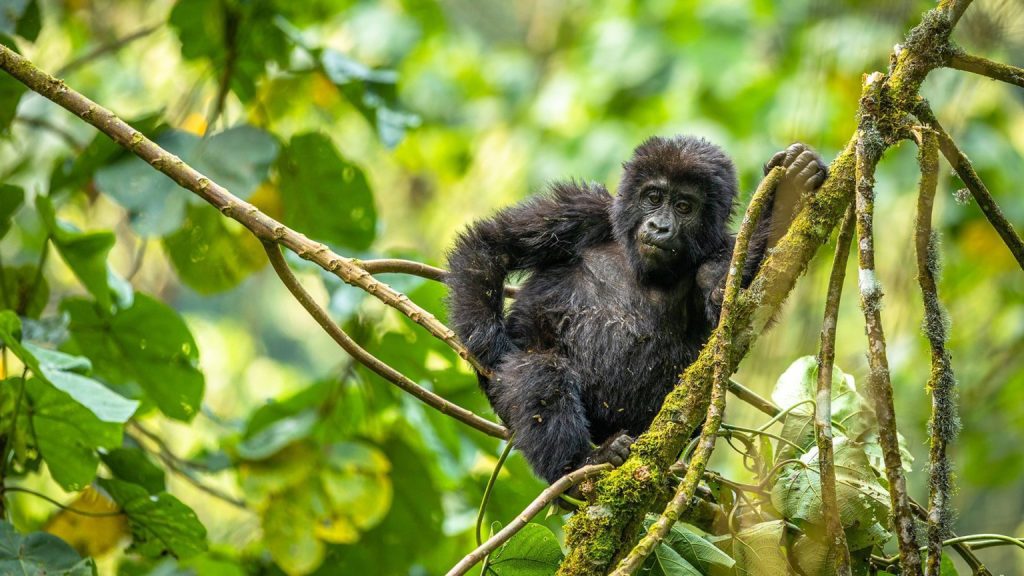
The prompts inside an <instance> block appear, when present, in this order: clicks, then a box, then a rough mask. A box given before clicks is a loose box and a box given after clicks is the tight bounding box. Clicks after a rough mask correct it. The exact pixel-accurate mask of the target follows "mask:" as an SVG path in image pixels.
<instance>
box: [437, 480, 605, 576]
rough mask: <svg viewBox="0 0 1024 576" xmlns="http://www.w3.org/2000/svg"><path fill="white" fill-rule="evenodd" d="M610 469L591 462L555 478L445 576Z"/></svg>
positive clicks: (471, 563)
mask: <svg viewBox="0 0 1024 576" xmlns="http://www.w3.org/2000/svg"><path fill="white" fill-rule="evenodd" d="M611 469H612V465H611V464H591V465H589V466H584V467H582V468H580V469H578V470H575V471H573V472H570V473H568V474H566V475H565V476H562V477H561V478H559V479H558V480H555V482H554V483H552V484H551V486H548V487H547V488H545V489H544V491H543V492H541V493H540V494H539V495H538V496H537V497H536V498H534V500H533V502H530V505H529V506H527V507H526V508H525V509H523V511H522V512H521V513H520V514H519V515H518V516H516V518H515V520H512V521H511V522H509V523H508V525H507V526H505V527H504V528H502V529H501V530H500V531H499V532H498V533H497V534H495V535H494V536H491V537H490V538H488V539H487V541H486V542H484V543H483V544H481V545H480V546H477V547H476V549H475V550H473V551H472V552H470V553H469V554H467V555H466V557H465V558H463V559H462V560H460V561H459V563H458V564H456V565H455V566H454V567H453V568H452V569H451V570H449V571H448V574H447V576H461V575H462V574H465V573H466V572H468V571H469V569H470V568H472V567H473V566H474V565H475V564H476V563H478V562H480V561H481V560H483V559H484V557H485V556H487V555H488V554H490V553H491V552H494V551H495V550H497V549H498V547H499V546H501V545H502V544H504V543H505V542H507V541H508V540H509V538H512V536H514V535H515V534H516V533H517V532H519V531H520V530H522V529H523V527H524V526H526V525H527V524H528V523H529V522H530V520H531V519H532V518H533V517H534V516H536V515H537V514H538V513H540V511H541V510H543V509H544V508H545V507H546V506H547V505H548V504H550V503H552V502H554V500H555V498H558V497H559V496H561V495H562V494H563V493H564V492H565V491H566V490H568V489H569V488H572V487H573V486H575V485H577V484H579V483H580V482H582V481H584V480H586V479H588V478H593V477H594V476H597V475H599V474H602V473H604V472H607V471H608V470H611Z"/></svg>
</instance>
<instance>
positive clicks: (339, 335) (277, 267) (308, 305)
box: [263, 241, 509, 438]
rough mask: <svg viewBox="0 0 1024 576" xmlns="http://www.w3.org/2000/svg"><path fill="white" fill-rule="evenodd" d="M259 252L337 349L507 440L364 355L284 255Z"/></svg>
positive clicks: (502, 432) (270, 246) (499, 430)
mask: <svg viewBox="0 0 1024 576" xmlns="http://www.w3.org/2000/svg"><path fill="white" fill-rule="evenodd" d="M263 248H264V249H265V250H266V251H267V257H268V258H270V264H271V266H273V267H274V272H276V273H277V275H278V277H279V278H281V282H284V285H285V286H287V287H288V291H289V292H291V293H292V296H294V297H295V299H296V300H298V301H299V303H300V304H302V307H303V308H305V309H306V312H309V315H310V316H312V317H313V319H314V320H316V323H317V324H319V325H320V327H321V328H323V329H324V331H325V332H327V334H328V335H330V337H331V338H332V339H333V340H334V341H335V342H337V343H338V346H341V348H342V349H343V350H345V352H348V354H349V355H350V356H352V358H353V359H355V360H356V361H357V362H359V363H360V364H362V365H363V366H366V367H367V368H369V369H370V370H372V371H373V372H374V373H375V374H377V375H378V376H380V377H381V378H383V379H385V380H387V381H388V382H391V383H392V384H394V385H395V386H398V387H399V388H400V389H402V390H403V391H405V392H408V393H409V394H412V395H413V396H415V397H416V398H418V399H419V400H420V401H422V402H423V403H424V404H426V405H428V406H430V407H431V408H434V409H435V410H437V411H439V412H441V413H442V414H447V415H449V416H451V417H452V418H455V419H456V420H458V421H460V422H462V423H464V424H467V425H469V426H472V427H473V428H476V429H477V430H479V431H481V432H483V433H484V434H489V435H491V436H494V437H495V438H508V435H509V432H508V430H507V429H506V428H505V427H504V426H501V425H500V424H496V423H494V422H491V421H490V420H487V419H484V418H481V417H480V416H477V415H476V414H474V413H472V412H470V411H469V410H466V409H465V408H463V407H461V406H458V405H456V404H452V403H451V402H449V401H447V400H445V399H444V398H442V397H440V396H438V395H437V394H435V393H433V392H431V391H430V390H427V389H426V388H424V387H422V386H420V385H418V384H416V383H415V382H413V381H412V380H410V379H409V378H408V377H407V376H405V375H404V374H402V373H401V372H399V371H398V370H395V369H394V368H392V367H391V366H389V365H387V364H385V363H384V362H381V360H380V359H379V358H377V357H376V356H374V355H373V354H370V353H369V352H367V351H366V350H365V349H364V348H363V347H361V346H360V345H359V344H357V343H356V341H355V340H353V339H352V337H350V336H349V335H348V334H346V333H345V331H344V330H342V329H341V328H340V327H338V325H337V324H335V323H334V321H333V320H331V318H330V316H328V315H327V312H325V311H324V309H323V308H321V307H320V305H319V304H317V303H316V301H314V300H313V297H312V296H310V295H309V292H306V289H305V288H303V287H302V284H300V283H299V280H298V279H297V278H296V277H295V274H293V273H292V270H291V268H289V267H288V263H287V262H285V260H284V255H283V254H281V250H280V248H279V247H278V246H277V244H274V243H273V242H269V241H264V242H263Z"/></svg>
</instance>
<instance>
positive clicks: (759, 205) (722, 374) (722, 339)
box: [612, 166, 785, 576]
mask: <svg viewBox="0 0 1024 576" xmlns="http://www.w3.org/2000/svg"><path fill="white" fill-rule="evenodd" d="M784 172H785V168H783V167H781V166H776V167H775V168H772V170H771V172H769V173H768V174H767V175H766V176H765V178H764V180H762V181H761V184H760V185H759V186H758V187H757V191H756V192H754V197H753V198H751V200H750V206H748V207H747V211H746V213H745V214H744V215H743V222H742V224H740V230H739V233H738V234H737V235H736V244H735V245H734V246H733V252H732V261H731V262H730V263H729V274H728V276H727V277H726V281H725V297H724V298H723V300H722V311H721V314H720V316H719V320H718V329H717V330H716V331H715V335H714V336H713V338H714V340H715V344H716V346H715V365H714V366H715V368H714V379H713V380H712V385H711V402H710V403H709V404H708V411H707V417H706V418H705V419H704V428H703V429H702V430H701V433H700V439H699V440H698V441H697V450H696V452H695V453H694V456H693V459H691V460H690V462H689V464H688V465H687V467H686V475H685V476H684V477H683V481H682V482H680V483H679V486H678V487H676V493H675V495H674V496H673V497H672V500H671V501H670V502H669V503H668V505H667V506H665V511H664V512H663V513H662V514H661V517H660V518H658V520H657V521H655V522H654V524H652V525H651V527H650V528H649V529H648V530H647V534H645V535H644V537H643V538H641V539H640V542H639V543H638V544H637V545H636V546H634V547H633V549H632V550H631V551H630V552H629V554H627V555H626V557H625V558H623V559H622V562H620V563H619V565H618V567H617V568H616V569H615V571H614V572H613V573H612V574H613V576H629V575H630V574H634V573H635V572H636V571H637V570H639V569H640V567H641V566H642V565H643V563H644V561H645V560H646V559H647V557H648V556H650V554H651V552H654V548H655V547H657V546H658V544H660V543H661V541H662V540H664V539H665V536H667V535H668V533H669V530H671V529H672V526H673V525H674V524H675V523H676V521H677V520H678V519H679V517H680V516H681V515H682V514H683V512H685V511H686V509H687V508H688V507H689V506H690V503H691V500H692V499H693V495H694V493H695V492H696V490H697V484H698V483H699V482H700V479H701V478H702V477H703V475H704V470H705V468H706V467H707V464H708V460H710V458H711V454H712V452H713V451H714V449H715V435H716V434H717V433H718V427H719V426H721V424H722V415H723V414H724V413H725V396H726V390H727V389H728V381H729V376H730V375H731V373H732V367H731V366H730V362H729V354H730V353H731V349H732V336H733V330H734V324H735V318H734V316H733V314H734V313H733V309H734V307H735V306H736V298H737V296H738V294H739V292H740V283H741V282H742V279H743V272H742V270H743V268H744V265H745V263H746V259H747V248H748V246H749V244H750V237H751V236H752V235H753V233H754V229H755V228H756V227H757V223H758V222H759V221H760V219H761V212H762V211H763V210H764V207H765V204H766V203H767V199H768V197H769V195H770V193H771V191H772V190H774V189H775V186H776V184H778V182H779V178H781V177H782V174H783V173H784Z"/></svg>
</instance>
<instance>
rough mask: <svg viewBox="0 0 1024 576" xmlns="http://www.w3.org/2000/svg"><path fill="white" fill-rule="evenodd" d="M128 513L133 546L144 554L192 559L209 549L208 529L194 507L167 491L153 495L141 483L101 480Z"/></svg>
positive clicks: (108, 491) (100, 482) (101, 483)
mask: <svg viewBox="0 0 1024 576" xmlns="http://www.w3.org/2000/svg"><path fill="white" fill-rule="evenodd" d="M99 484H100V486H101V487H102V488H103V489H104V490H106V491H107V493H108V494H110V497H111V498H113V499H114V501H115V502H117V503H118V504H119V505H120V506H121V509H122V510H124V513H125V514H126V515H127V516H128V522H129V524H130V525H131V529H132V548H133V549H135V550H136V551H138V552H139V553H140V554H142V555H143V556H147V557H151V558H152V557H156V556H159V555H161V554H164V553H165V552H170V553H171V554H173V555H174V556H176V557H178V558H188V557H190V556H194V555H196V554H199V553H200V552H203V551H204V550H206V528H204V527H203V525H202V524H201V523H200V522H199V519H198V518H196V514H195V512H193V511H192V509H191V508H189V507H188V506H186V505H184V504H182V503H181V501H180V500H178V499H177V498H175V497H174V496H171V495H170V494H168V493H167V492H159V493H157V494H150V493H149V492H148V491H147V490H146V489H145V488H143V487H142V486H139V485H138V484H131V483H128V482H122V481H120V480H113V479H100V480H99Z"/></svg>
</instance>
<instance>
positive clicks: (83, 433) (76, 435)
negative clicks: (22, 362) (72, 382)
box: [5, 378, 122, 492]
mask: <svg viewBox="0 0 1024 576" xmlns="http://www.w3.org/2000/svg"><path fill="white" fill-rule="evenodd" d="M13 384H14V383H13V381H12V382H11V385H13ZM5 385H7V384H5ZM25 393H26V395H27V396H28V398H29V400H30V401H31V403H32V410H31V411H30V412H29V415H30V416H29V417H30V419H31V423H32V430H34V431H35V439H36V447H37V448H38V449H39V453H40V454H42V456H43V459H44V460H46V463H47V465H48V466H49V469H50V475H51V476H53V479H54V480H55V481H56V482H57V483H58V484H60V485H61V487H62V488H64V489H65V490H67V491H69V492H75V491H78V490H81V489H83V488H85V487H86V486H88V484H89V482H91V481H92V479H93V477H94V476H95V475H96V465H97V464H99V456H97V454H96V449H97V448H114V447H117V446H119V445H120V444H121V433H122V431H121V425H120V424H117V423H111V422H103V421H102V420H100V419H99V418H97V417H96V415H94V414H93V413H92V412H90V411H89V410H87V409H86V408H85V407H84V406H82V405H81V404H79V403H78V402H75V401H74V400H73V399H72V398H71V396H69V395H68V394H65V393H64V392H61V391H60V390H57V389H56V388H53V387H51V386H50V385H49V384H47V383H45V382H43V381H42V380H39V379H37V378H31V379H29V380H28V381H27V382H25Z"/></svg>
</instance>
